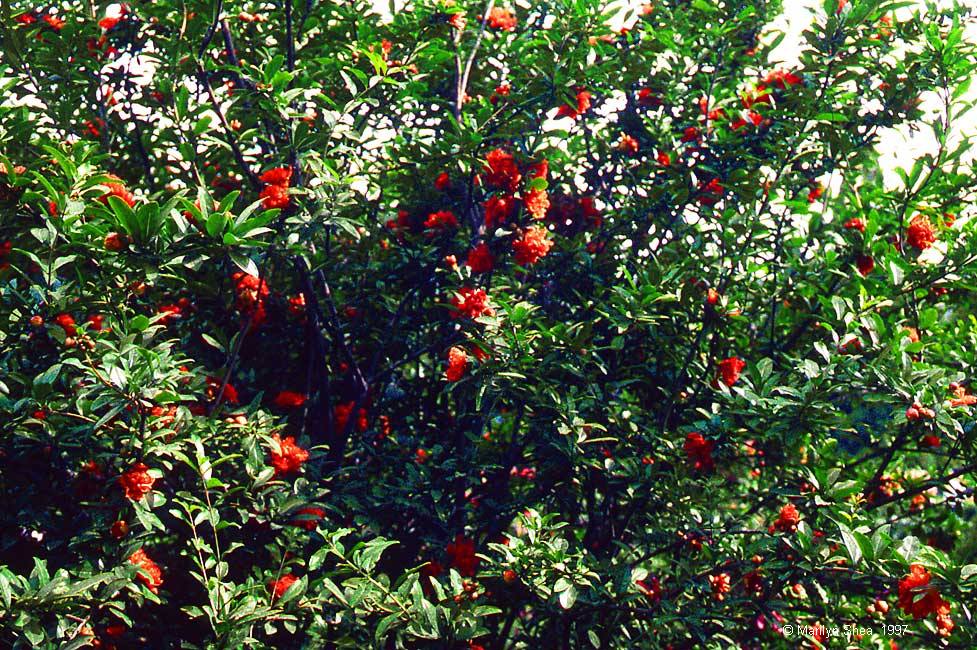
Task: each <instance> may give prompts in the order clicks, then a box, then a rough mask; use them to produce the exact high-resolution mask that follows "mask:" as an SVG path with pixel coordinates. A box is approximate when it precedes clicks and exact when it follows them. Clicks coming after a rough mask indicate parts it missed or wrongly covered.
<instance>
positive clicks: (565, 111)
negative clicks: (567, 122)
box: [556, 90, 591, 119]
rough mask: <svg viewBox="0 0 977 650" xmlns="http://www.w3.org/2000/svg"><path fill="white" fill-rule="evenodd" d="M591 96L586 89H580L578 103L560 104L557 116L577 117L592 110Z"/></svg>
mask: <svg viewBox="0 0 977 650" xmlns="http://www.w3.org/2000/svg"><path fill="white" fill-rule="evenodd" d="M590 98H591V94H590V93H589V92H587V91H586V90H578V91H577V105H576V106H572V105H570V104H564V105H563V106H560V108H558V109H557V111H556V116H557V117H569V118H573V119H577V118H578V117H580V115H582V114H583V113H586V112H587V111H589V110H590V106H591V101H590Z"/></svg>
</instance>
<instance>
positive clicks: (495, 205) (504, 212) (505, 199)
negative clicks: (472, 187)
mask: <svg viewBox="0 0 977 650" xmlns="http://www.w3.org/2000/svg"><path fill="white" fill-rule="evenodd" d="M515 207H516V205H515V201H514V200H513V198H512V197H511V196H491V197H489V199H488V200H487V201H486V202H485V226H486V227H488V228H493V227H495V226H496V225H498V224H502V223H505V222H506V221H507V220H508V219H509V217H511V216H512V212H513V210H514V209H515Z"/></svg>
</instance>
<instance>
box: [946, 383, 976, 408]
mask: <svg viewBox="0 0 977 650" xmlns="http://www.w3.org/2000/svg"><path fill="white" fill-rule="evenodd" d="M950 392H951V393H952V394H953V397H952V398H950V407H951V408H956V407H958V406H973V405H974V404H977V395H968V394H967V389H966V388H964V387H963V386H961V385H960V384H957V383H952V384H950Z"/></svg>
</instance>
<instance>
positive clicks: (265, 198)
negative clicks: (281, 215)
mask: <svg viewBox="0 0 977 650" xmlns="http://www.w3.org/2000/svg"><path fill="white" fill-rule="evenodd" d="M258 196H259V198H261V205H262V206H263V207H264V208H265V210H274V209H275V208H278V209H280V210H284V209H285V208H287V207H288V204H289V201H290V200H291V199H290V198H289V196H288V186H286V185H268V186H266V187H265V188H264V189H263V190H261V194H259V195H258Z"/></svg>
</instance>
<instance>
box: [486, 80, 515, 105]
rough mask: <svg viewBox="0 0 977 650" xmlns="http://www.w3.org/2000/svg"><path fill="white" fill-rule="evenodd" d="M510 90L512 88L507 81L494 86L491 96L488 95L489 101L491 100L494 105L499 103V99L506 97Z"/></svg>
mask: <svg viewBox="0 0 977 650" xmlns="http://www.w3.org/2000/svg"><path fill="white" fill-rule="evenodd" d="M511 91H512V88H511V87H510V86H509V84H507V83H504V84H499V85H498V86H496V87H495V92H494V93H492V96H491V97H489V102H491V104H492V105H493V106H495V105H496V104H498V103H499V101H501V100H503V99H505V98H506V97H508V96H509V93H510V92H511Z"/></svg>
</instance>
